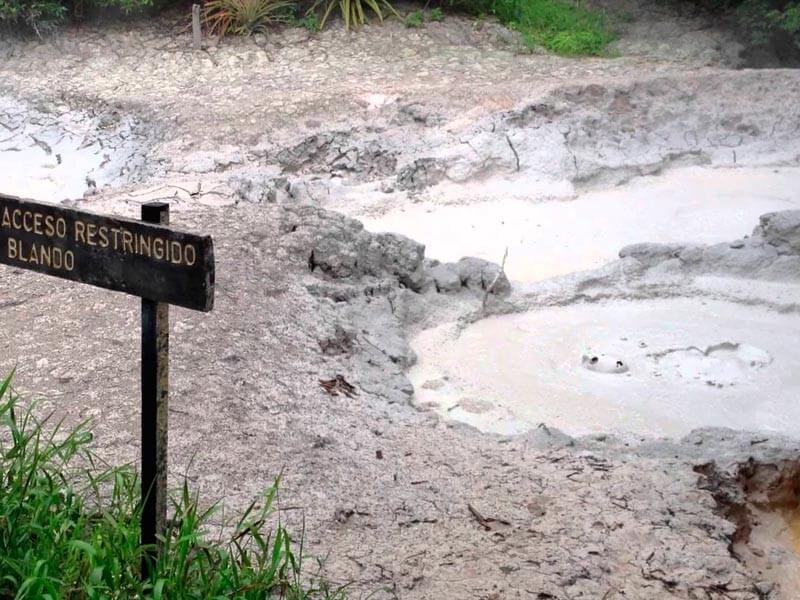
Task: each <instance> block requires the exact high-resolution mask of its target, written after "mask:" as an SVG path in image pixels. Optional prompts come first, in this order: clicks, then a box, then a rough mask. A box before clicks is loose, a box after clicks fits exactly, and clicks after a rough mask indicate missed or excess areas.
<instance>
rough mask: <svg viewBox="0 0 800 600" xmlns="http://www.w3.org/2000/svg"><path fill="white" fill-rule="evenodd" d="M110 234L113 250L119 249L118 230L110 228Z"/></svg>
mask: <svg viewBox="0 0 800 600" xmlns="http://www.w3.org/2000/svg"><path fill="white" fill-rule="evenodd" d="M111 233H113V234H114V250H116V249H117V248H118V247H119V233H120V230H119V229H117V228H116V227H112V228H111Z"/></svg>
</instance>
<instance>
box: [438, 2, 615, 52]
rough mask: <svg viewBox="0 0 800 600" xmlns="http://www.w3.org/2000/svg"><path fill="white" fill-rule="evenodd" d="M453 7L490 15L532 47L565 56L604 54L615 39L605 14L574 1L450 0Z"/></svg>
mask: <svg viewBox="0 0 800 600" xmlns="http://www.w3.org/2000/svg"><path fill="white" fill-rule="evenodd" d="M450 2H451V5H452V6H453V7H454V8H460V9H462V10H466V11H467V12H470V13H471V14H474V15H482V14H488V15H493V16H494V17H496V18H497V19H498V20H499V21H500V22H501V23H503V24H505V25H507V26H509V27H511V28H512V29H516V30H517V31H519V32H520V34H521V35H522V38H523V41H524V42H525V44H526V45H528V46H530V47H536V46H543V47H544V48H547V49H548V50H551V51H553V52H556V53H558V54H562V55H566V56H586V55H590V56H602V55H604V54H605V52H606V46H608V44H609V43H610V42H611V41H613V40H614V34H613V31H612V29H611V25H610V23H609V21H608V19H607V18H606V16H605V15H604V14H603V13H600V12H597V11H594V10H590V9H588V8H585V7H583V6H582V5H581V4H579V3H577V2H576V1H574V0H450Z"/></svg>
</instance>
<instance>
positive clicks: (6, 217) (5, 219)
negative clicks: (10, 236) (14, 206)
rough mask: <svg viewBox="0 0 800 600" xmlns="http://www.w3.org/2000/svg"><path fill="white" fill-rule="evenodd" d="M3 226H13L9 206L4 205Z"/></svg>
mask: <svg viewBox="0 0 800 600" xmlns="http://www.w3.org/2000/svg"><path fill="white" fill-rule="evenodd" d="M3 227H9V228H10V227H11V215H9V214H8V207H7V206H5V207H3Z"/></svg>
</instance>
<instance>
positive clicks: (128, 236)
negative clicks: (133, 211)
mask: <svg viewBox="0 0 800 600" xmlns="http://www.w3.org/2000/svg"><path fill="white" fill-rule="evenodd" d="M122 251H123V252H130V253H131V254H133V234H132V233H131V232H130V231H125V230H123V231H122Z"/></svg>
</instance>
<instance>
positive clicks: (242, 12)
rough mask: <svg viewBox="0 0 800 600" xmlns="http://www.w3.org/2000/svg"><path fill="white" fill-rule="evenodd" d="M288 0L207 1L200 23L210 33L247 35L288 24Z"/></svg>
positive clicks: (291, 3)
mask: <svg viewBox="0 0 800 600" xmlns="http://www.w3.org/2000/svg"><path fill="white" fill-rule="evenodd" d="M293 4H294V3H293V2H292V0H209V1H208V2H206V4H205V7H204V9H203V22H204V24H205V26H206V29H207V30H208V32H209V33H211V34H216V35H219V36H224V35H226V34H228V33H233V34H236V35H250V34H253V33H259V32H263V31H264V30H266V28H267V26H269V25H270V24H272V23H276V22H284V21H288V20H289V19H290V17H291V14H292V13H291V9H292V7H293Z"/></svg>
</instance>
